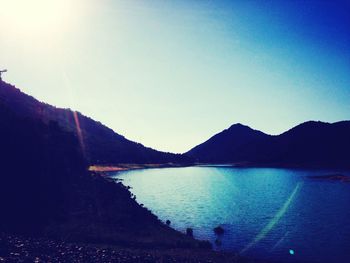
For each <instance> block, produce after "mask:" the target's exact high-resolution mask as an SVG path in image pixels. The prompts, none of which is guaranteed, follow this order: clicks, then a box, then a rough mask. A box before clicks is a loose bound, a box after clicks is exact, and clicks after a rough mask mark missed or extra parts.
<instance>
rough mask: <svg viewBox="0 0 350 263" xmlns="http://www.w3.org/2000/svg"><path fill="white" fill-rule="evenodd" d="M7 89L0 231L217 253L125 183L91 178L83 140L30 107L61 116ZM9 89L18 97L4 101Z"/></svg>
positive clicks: (0, 155)
mask: <svg viewBox="0 0 350 263" xmlns="http://www.w3.org/2000/svg"><path fill="white" fill-rule="evenodd" d="M0 85H1V87H0V90H1V93H2V94H1V97H0V127H1V128H0V146H1V147H0V167H1V172H0V211H1V216H0V233H8V234H10V235H12V234H20V235H26V236H38V237H49V238H54V239H60V240H67V241H73V242H83V243H99V244H102V243H103V244H107V243H112V244H114V245H116V244H119V245H123V246H130V247H131V246H132V247H171V248H176V247H187V248H189V247H205V248H209V247H210V244H209V243H208V242H201V241H197V240H195V239H193V238H191V237H188V236H186V235H182V234H181V233H179V232H177V231H175V230H174V229H171V228H170V227H168V226H166V225H165V224H164V223H162V222H161V221H160V220H159V219H158V218H157V217H156V216H155V215H154V214H152V213H151V212H150V211H149V210H148V209H146V208H144V207H143V206H142V205H139V204H138V203H137V202H136V200H135V199H136V197H135V196H133V195H132V194H131V192H130V191H129V190H128V188H127V187H125V186H124V185H122V184H121V183H120V182H117V183H116V182H115V181H111V180H108V179H106V178H104V177H102V176H100V174H98V173H91V172H88V170H87V168H88V162H87V161H86V160H85V155H84V152H83V149H82V147H81V145H80V141H79V136H78V134H77V133H76V132H70V131H67V129H64V128H62V127H61V126H62V123H61V124H59V123H58V121H53V120H49V118H48V119H46V120H45V122H44V121H43V119H44V118H42V117H40V118H38V117H37V116H36V117H34V116H33V113H32V112H29V113H28V112H26V108H27V107H28V105H25V106H24V103H28V104H30V103H33V105H32V107H28V108H29V109H30V110H31V111H35V108H34V106H38V107H39V110H40V111H41V110H50V111H52V113H51V114H53V115H55V114H56V111H55V109H54V108H53V107H50V106H48V105H43V104H41V103H37V102H36V101H35V100H33V99H32V98H30V97H27V96H23V94H22V93H20V92H19V91H18V90H13V89H12V87H10V86H8V85H7V84H3V83H1V82H0ZM4 85H5V86H6V88H7V89H12V90H11V92H14V93H15V96H14V95H13V94H12V96H13V97H11V98H10V97H6V96H5V97H4V96H3V95H4V92H3V91H4V89H3V87H4ZM23 98H24V99H27V100H24V101H23ZM16 99H17V101H16ZM10 102H11V103H15V106H18V107H19V108H15V107H14V105H10ZM40 107H41V108H40ZM62 112H66V113H67V114H68V111H62Z"/></svg>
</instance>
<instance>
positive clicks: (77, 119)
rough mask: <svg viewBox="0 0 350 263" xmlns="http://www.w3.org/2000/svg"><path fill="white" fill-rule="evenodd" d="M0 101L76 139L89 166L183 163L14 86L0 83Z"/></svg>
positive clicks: (182, 159) (168, 154) (179, 157)
mask: <svg viewBox="0 0 350 263" xmlns="http://www.w3.org/2000/svg"><path fill="white" fill-rule="evenodd" d="M0 101H1V103H3V104H4V105H6V106H7V107H8V108H9V109H11V110H12V111H14V112H15V113H17V114H19V115H21V116H24V117H29V118H35V119H38V120H41V121H43V122H44V123H49V122H50V121H55V122H57V123H58V125H59V126H60V127H61V128H63V129H64V130H66V131H69V132H73V133H75V134H76V135H77V136H78V137H79V138H80V143H81V147H82V148H83V150H84V154H85V157H86V159H87V160H88V162H89V163H90V164H118V163H140V164H144V163H170V162H174V163H187V162H189V161H190V160H189V159H188V158H186V157H185V156H182V155H180V154H172V153H165V152H160V151H157V150H154V149H151V148H148V147H145V146H143V145H142V144H140V143H136V142H133V141H130V140H128V139H126V138H125V137H123V136H122V135H119V134H117V133H116V132H114V131H113V130H112V129H110V128H108V127H106V126H105V125H103V124H102V123H100V122H97V121H94V120H93V119H91V118H89V117H86V116H84V115H83V114H81V113H79V112H75V111H72V110H70V109H61V108H56V107H54V106H51V105H49V104H46V103H42V102H40V101H38V100H36V99H35V98H33V97H31V96H29V95H27V94H25V93H23V92H21V91H20V90H19V89H17V88H16V87H14V86H12V85H10V84H7V83H5V82H2V81H0Z"/></svg>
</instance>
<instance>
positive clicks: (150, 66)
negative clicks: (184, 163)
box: [0, 0, 350, 152]
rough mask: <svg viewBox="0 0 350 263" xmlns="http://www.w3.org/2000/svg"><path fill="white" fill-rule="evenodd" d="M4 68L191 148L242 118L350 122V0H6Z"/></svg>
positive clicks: (75, 103)
mask: <svg viewBox="0 0 350 263" xmlns="http://www.w3.org/2000/svg"><path fill="white" fill-rule="evenodd" d="M28 2H29V4H28ZM0 67H3V68H8V69H9V72H8V73H7V74H6V76H4V79H5V80H6V81H7V82H10V83H12V84H15V85H16V86H17V87H18V88H20V89H22V90H23V91H25V92H27V93H29V94H31V95H33V96H35V97H37V98H38V99H40V100H42V101H45V102H48V103H51V104H54V105H56V106H59V107H71V108H73V109H75V110H78V111H81V112H82V113H84V114H85V115H88V116H91V117H93V118H94V119H96V120H99V121H101V122H102V123H104V124H106V125H107V126H109V127H110V128H112V129H114V130H115V131H116V132H118V133H120V134H122V135H124V136H126V137H127V138H129V139H131V140H135V141H138V142H141V143H143V144H144V145H146V146H150V147H153V148H156V149H159V150H165V151H172V152H184V151H187V150H189V149H190V148H191V147H193V146H195V145H196V144H198V143H201V142H202V141H204V140H206V139H208V138H209V137H210V136H212V135H213V134H214V133H217V132H219V131H221V130H223V129H225V128H227V127H229V126H230V125H231V124H234V123H237V122H241V123H243V124H247V125H249V126H251V127H253V128H256V129H260V130H262V131H264V132H267V133H270V134H278V133H281V132H283V131H285V130H286V129H288V128H290V127H292V126H294V125H296V124H298V123H301V122H304V121H306V120H310V119H312V120H322V121H329V122H334V121H339V120H344V119H350V4H349V1H348V3H346V2H345V1H343V2H341V1H331V0H330V1H244V0H241V1H209V0H196V1H191V0H183V1H182V0H177V1H176V0H175V1H163V0H158V1H156V0H153V1H152V0H149V1H145V0H139V1H133V0H126V1H117V0H32V1H26V0H11V1H9V0H0Z"/></svg>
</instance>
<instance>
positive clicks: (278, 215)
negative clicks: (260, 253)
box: [240, 182, 303, 254]
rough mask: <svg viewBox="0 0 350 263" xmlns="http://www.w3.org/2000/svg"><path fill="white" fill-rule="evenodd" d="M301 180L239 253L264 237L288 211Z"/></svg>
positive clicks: (300, 185)
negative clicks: (269, 219) (270, 218)
mask: <svg viewBox="0 0 350 263" xmlns="http://www.w3.org/2000/svg"><path fill="white" fill-rule="evenodd" d="M302 184H303V183H301V182H299V183H298V184H297V185H296V186H295V188H294V190H293V192H292V193H291V195H290V196H289V197H288V199H287V201H286V202H285V203H284V204H283V206H282V207H281V208H280V210H278V212H277V213H276V215H275V216H274V218H273V219H272V220H271V221H270V222H269V223H268V224H267V225H266V226H265V227H264V228H263V229H262V230H261V231H260V233H259V234H258V235H257V236H256V237H255V238H254V239H253V241H252V242H250V243H249V244H248V245H247V246H245V247H244V248H243V249H242V250H241V252H240V254H243V253H245V252H246V251H247V250H249V249H250V248H251V247H253V246H254V245H255V244H256V243H258V242H259V241H260V240H262V239H263V238H265V236H266V235H267V234H268V233H269V232H270V231H271V230H272V229H273V227H274V226H275V225H276V224H277V223H278V222H279V220H280V219H281V218H282V216H283V215H284V214H285V213H286V212H287V211H288V208H289V206H290V205H291V203H292V201H293V200H294V199H295V196H296V194H297V193H298V191H299V190H300V188H301V187H302Z"/></svg>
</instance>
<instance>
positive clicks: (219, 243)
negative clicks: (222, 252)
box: [215, 239, 222, 247]
mask: <svg viewBox="0 0 350 263" xmlns="http://www.w3.org/2000/svg"><path fill="white" fill-rule="evenodd" d="M215 245H217V246H218V247H219V246H221V245H222V242H221V240H220V239H215Z"/></svg>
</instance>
